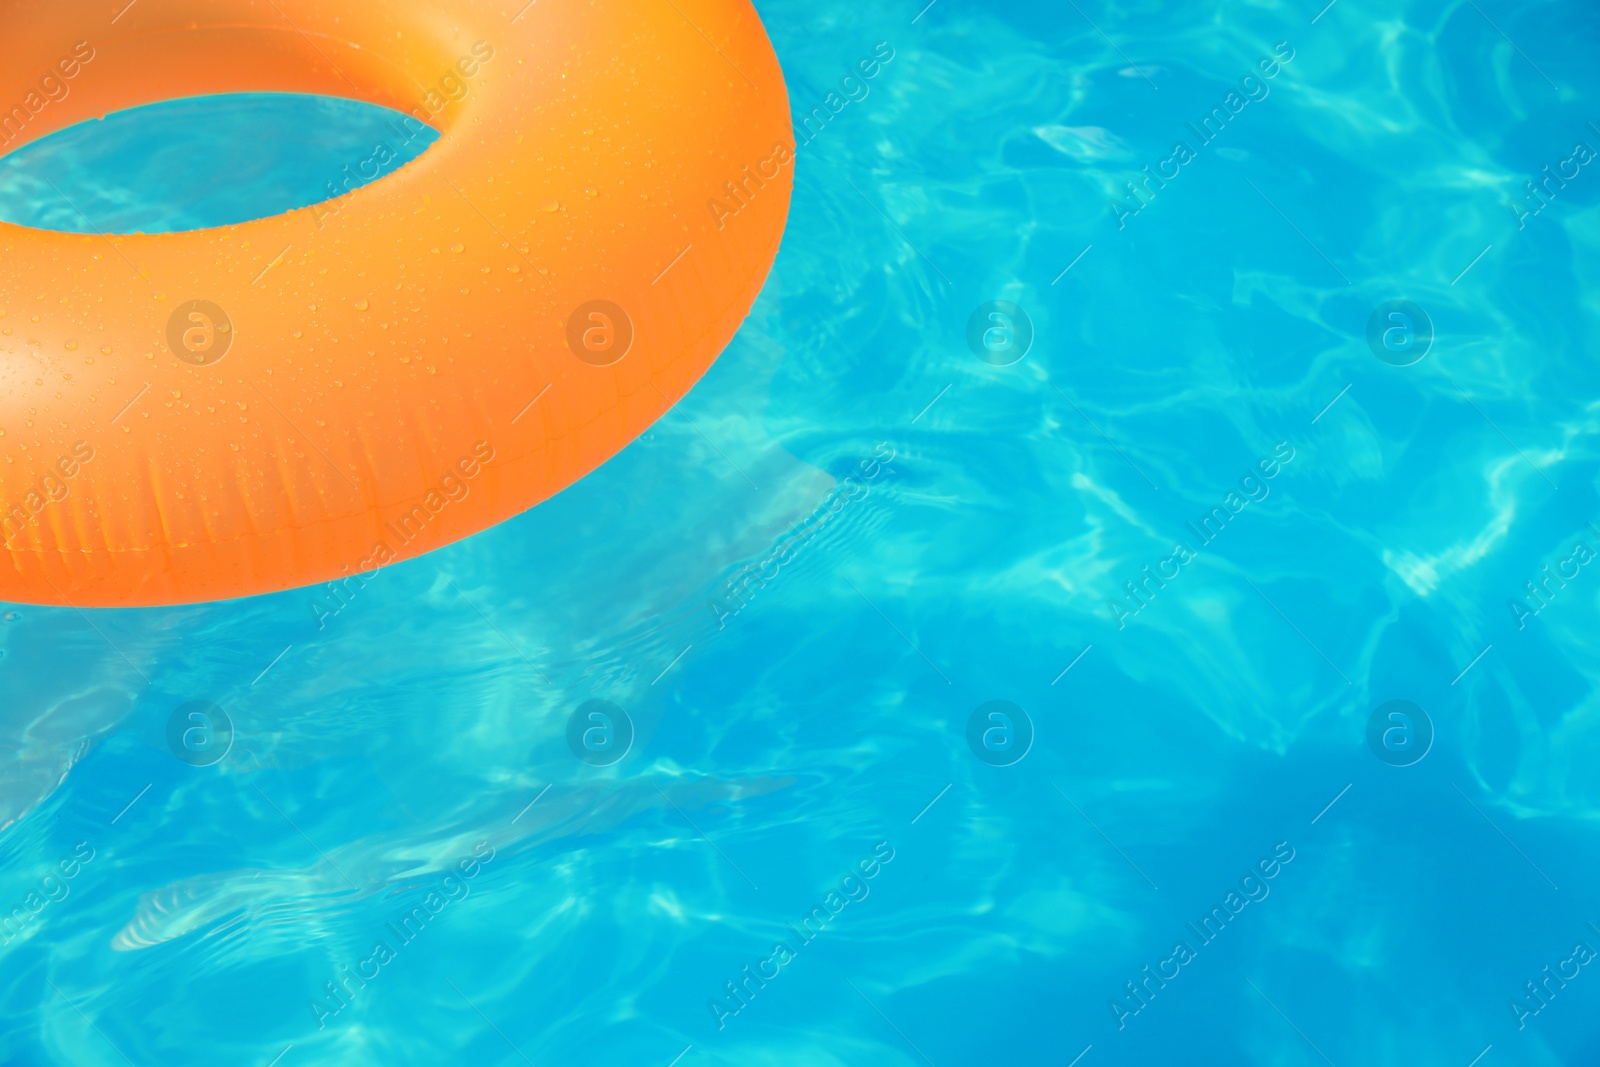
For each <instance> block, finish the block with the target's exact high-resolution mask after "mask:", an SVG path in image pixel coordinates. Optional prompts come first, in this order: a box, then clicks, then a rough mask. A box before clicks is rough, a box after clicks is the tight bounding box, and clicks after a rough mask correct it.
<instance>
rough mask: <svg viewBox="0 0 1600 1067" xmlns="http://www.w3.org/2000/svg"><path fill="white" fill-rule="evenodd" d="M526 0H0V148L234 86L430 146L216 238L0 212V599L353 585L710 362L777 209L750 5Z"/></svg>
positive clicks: (485, 510) (765, 248)
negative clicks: (419, 131) (388, 116)
mask: <svg viewBox="0 0 1600 1067" xmlns="http://www.w3.org/2000/svg"><path fill="white" fill-rule="evenodd" d="M524 4H525V0H508V2H505V3H501V2H495V0H383V2H381V3H380V2H374V0H342V2H341V0H136V2H134V3H131V4H128V5H127V6H126V7H124V8H123V9H122V11H121V13H120V14H118V13H117V12H116V11H115V10H113V8H115V7H120V6H121V0H117V2H116V3H113V4H107V3H106V2H105V0H93V2H88V0H51V2H50V3H40V2H39V0H0V71H4V72H6V75H8V76H9V75H15V76H16V77H15V80H13V81H10V82H9V84H6V85H4V86H3V87H0V150H9V149H12V148H16V147H18V146H20V145H21V144H23V143H26V142H27V141H30V140H33V139H35V138H38V137H40V136H43V135H44V134H46V133H49V132H51V131H53V130H56V129H60V128H62V127H64V126H67V125H70V124H72V123H76V122H79V121H82V120H84V119H89V118H93V117H96V116H101V115H104V114H106V113H108V112H112V111H117V110H121V109H125V108H130V107H135V106H138V105H142V104H148V103H154V102H158V101H162V100H169V99H174V98H179V97H190V96H199V95H207V94H215V93H231V92H273V91H276V92H297V93H315V94H320V95H325V96H345V97H352V98H357V99H361V100H365V101H368V102H370V103H374V104H381V105H384V106H387V107H390V108H393V109H394V110H396V111H398V112H401V113H404V114H406V115H409V116H411V118H410V119H409V120H408V122H409V123H411V124H412V126H411V127H410V128H412V129H416V128H417V127H415V123H418V122H426V123H428V124H429V125H431V126H433V127H434V128H435V129H437V130H438V131H439V134H440V136H439V139H438V141H437V142H436V143H435V144H434V145H433V146H432V147H430V148H429V149H428V150H427V151H426V152H424V153H423V154H422V155H421V156H420V157H419V158H417V159H416V160H414V161H413V162H411V163H409V164H407V165H406V166H405V167H403V168H402V169H400V170H398V171H396V172H395V173H393V174H390V175H389V176H387V177H383V178H382V179H380V180H378V181H375V182H373V183H372V184H370V185H363V184H362V183H361V179H360V178H356V180H354V181H352V180H351V178H352V176H355V175H359V174H365V173H368V172H369V169H370V167H371V163H372V157H371V156H367V157H365V158H363V159H358V160H351V165H350V167H347V168H346V169H345V170H343V171H341V173H340V175H337V176H335V175H330V178H331V179H333V180H334V181H335V182H336V183H342V189H344V190H353V191H350V192H346V193H345V194H344V195H343V196H342V197H341V198H339V199H337V200H334V201H331V202H329V203H326V204H322V205H319V206H317V207H314V208H307V209H303V210H297V211H292V212H289V213H288V214H285V215H280V216H277V217H273V218H266V219H260V220H257V221H254V222H247V223H244V224H242V225H236V226H226V227H221V228H217V229H210V230H199V231H193V232H187V233H168V234H133V235H120V236H119V235H93V236H84V235H80V234H68V233H57V232H45V231H40V230H33V229H29V228H25V227H19V226H13V225H5V224H0V353H3V356H0V434H3V436H0V454H3V455H4V457H5V460H4V462H3V463H0V523H3V531H4V536H5V543H6V550H7V554H6V564H5V566H4V568H0V600H8V601H20V602H27V603H41V604H64V605H72V606H77V607H84V606H90V605H94V606H132V605H156V604H172V603H189V602H195V601H201V600H216V599H222V598H227V597H236V596H242V595H247V594H253V593H262V592H267V591H271V590H279V589H285V588H290V587H293V586H301V585H308V584H311V583H315V582H319V581H325V580H332V579H336V578H339V577H341V576H343V575H347V574H355V573H360V572H370V571H372V570H373V569H375V568H377V567H381V566H383V565H385V564H388V563H392V562H394V561H396V560H400V559H405V558H408V557H412V556H416V555H418V554H420V553H422V552H425V551H428V550H430V549H433V548H437V547H439V546H441V545H445V544H448V543H450V542H451V541H454V540H456V539H458V538H461V537H464V536H466V535H468V534H471V533H473V532H475V531H477V530H481V529H483V528H484V527H486V526H488V525H490V524H492V523H495V522H498V521H500V520H502V519H505V518H507V517H509V516H511V515H514V514H517V513H518V512H521V511H523V510H525V509H526V508H528V507H530V506H532V505H534V504H536V503H538V502H539V501H540V500H543V499H545V498H546V497H548V496H550V495H551V494H553V493H555V492H557V491H559V490H560V489H562V488H563V487H565V486H567V485H569V484H571V483H572V482H573V481H575V480H576V479H578V478H581V477H582V476H583V475H584V474H586V473H588V472H589V471H590V470H592V469H594V468H595V467H596V466H598V465H599V464H600V463H602V462H603V461H604V460H606V459H607V458H608V457H610V456H611V455H612V454H614V453H615V452H617V451H618V450H619V449H620V448H622V447H623V446H624V445H625V444H627V443H628V442H629V441H631V440H633V438H634V437H635V436H637V435H638V434H639V433H640V432H642V431H643V430H644V429H645V428H646V427H648V426H649V425H650V424H651V423H652V422H654V421H655V420H656V419H658V418H659V417H660V416H661V415H662V414H663V413H664V412H665V411H666V410H667V409H668V408H669V407H671V405H672V404H674V403H676V402H677V400H678V399H679V398H680V397H682V396H683V394H684V393H685V392H687V391H688V389H689V388H690V386H692V385H693V384H694V382H695V381H696V380H698V378H699V377H700V375H702V374H703V373H705V371H706V369H707V368H708V367H709V366H710V365H711V362H712V361H713V360H714V359H715V358H716V356H717V354H718V353H719V352H721V350H722V348H723V347H724V346H725V345H726V344H727V343H728V341H729V340H730V339H731V338H732V336H733V333H734V331H735V330H736V329H737V328H738V326H739V324H740V322H741V321H742V320H743V318H744V316H745V314H746V313H747V312H748V311H749V309H750V306H751V304H752V303H753V302H754V300H755V297H756V294H757V292H758V291H759V290H760V288H761V285H762V283H763V282H764V280H765V279H766V276H767V272H768V270H769V268H770V267H771V264H772V260H773V257H774V256H775V255H776V252H777V247H778V242H779V240H780V238H781V237H782V233H783V226H784V221H785V219H786V217H787V214H788V207H789V195H790V190H791V188H792V173H793V167H792V160H793V154H792V153H793V149H794V141H793V137H792V131H791V128H790V123H789V114H788V97H787V93H786V90H785V88H784V83H783V76H782V73H781V71H780V69H779V67H778V62H777V59H776V57H775V56H774V54H773V51H772V46H771V44H770V42H769V41H768V40H767V37H766V33H765V31H764V30H763V28H762V26H761V23H760V21H759V19H758V18H757V16H756V13H755V11H754V10H753V9H752V8H751V6H750V4H749V2H748V0H663V2H654V0H652V2H650V3H626V2H614V3H605V2H599V0H561V2H560V3H553V2H549V0H532V2H526V6H524ZM113 15H114V16H115V18H114V19H113V18H112V16H113ZM397 125H398V123H397ZM397 132H398V131H397ZM382 148H383V146H379V147H378V149H375V150H374V152H375V154H376V153H381V151H382ZM238 151H248V146H242V145H231V146H219V148H218V162H219V167H226V163H227V158H228V156H229V154H231V153H233V152H238Z"/></svg>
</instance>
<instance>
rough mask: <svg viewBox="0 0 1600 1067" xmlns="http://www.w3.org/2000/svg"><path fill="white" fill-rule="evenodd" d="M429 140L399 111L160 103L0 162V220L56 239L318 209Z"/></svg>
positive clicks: (332, 103) (251, 101)
mask: <svg viewBox="0 0 1600 1067" xmlns="http://www.w3.org/2000/svg"><path fill="white" fill-rule="evenodd" d="M438 138H439V133H438V131H437V130H435V129H434V128H433V127H432V126H429V125H426V124H424V123H422V122H419V121H418V120H417V119H415V118H413V117H411V116H409V115H405V114H402V113H401V112H398V111H394V110H392V109H390V108H387V107H383V106H381V105H378V104H370V103H366V102H364V101H359V100H351V99H345V98H341V97H329V96H313V95H308V94H302V93H229V94H225V95H218V96H200V97H188V98H185V99H179V100H167V101H163V102H161V103H156V104H147V105H144V106H141V107H136V108H131V109H128V110H125V111H119V112H115V113H113V114H111V115H108V116H106V117H105V118H104V119H94V120H90V121H87V122H80V123H77V124H75V125H72V126H69V127H67V128H66V129H63V130H58V131H56V132H55V133H52V134H50V135H48V136H46V137H43V138H41V139H39V140H36V141H32V142H30V143H28V144H26V145H23V146H22V147H21V148H19V149H17V150H16V151H14V152H11V153H9V154H6V155H4V156H0V221H4V222H10V223H14V224H16V225H20V226H28V227H32V228H33V229H39V230H56V231H61V232H65V233H116V234H133V233H178V232H183V231H188V230H202V229H209V228H212V227H216V226H228V225H233V224H236V223H241V222H249V221H251V220H253V219H260V218H268V217H271V216H274V215H280V214H283V213H284V212H287V211H292V210H295V209H297V208H308V207H317V206H318V205H324V204H328V202H329V201H332V200H335V199H337V198H338V197H341V196H344V195H346V194H347V193H349V192H353V191H355V190H357V189H360V188H363V187H365V186H367V185H370V184H372V183H373V182H376V181H380V180H382V179H383V178H384V177H387V176H388V175H390V174H392V173H394V172H395V171H396V170H399V169H400V168H401V167H403V166H405V165H406V164H407V163H409V162H411V161H412V160H413V159H416V158H417V157H418V156H420V155H421V154H422V153H423V152H424V151H426V150H427V149H428V148H429V147H430V146H431V145H432V144H433V143H434V142H435V141H437V140H438ZM334 210H336V209H335V208H334V207H328V208H325V209H324V208H319V210H318V213H319V214H327V213H331V212H332V211H334Z"/></svg>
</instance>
